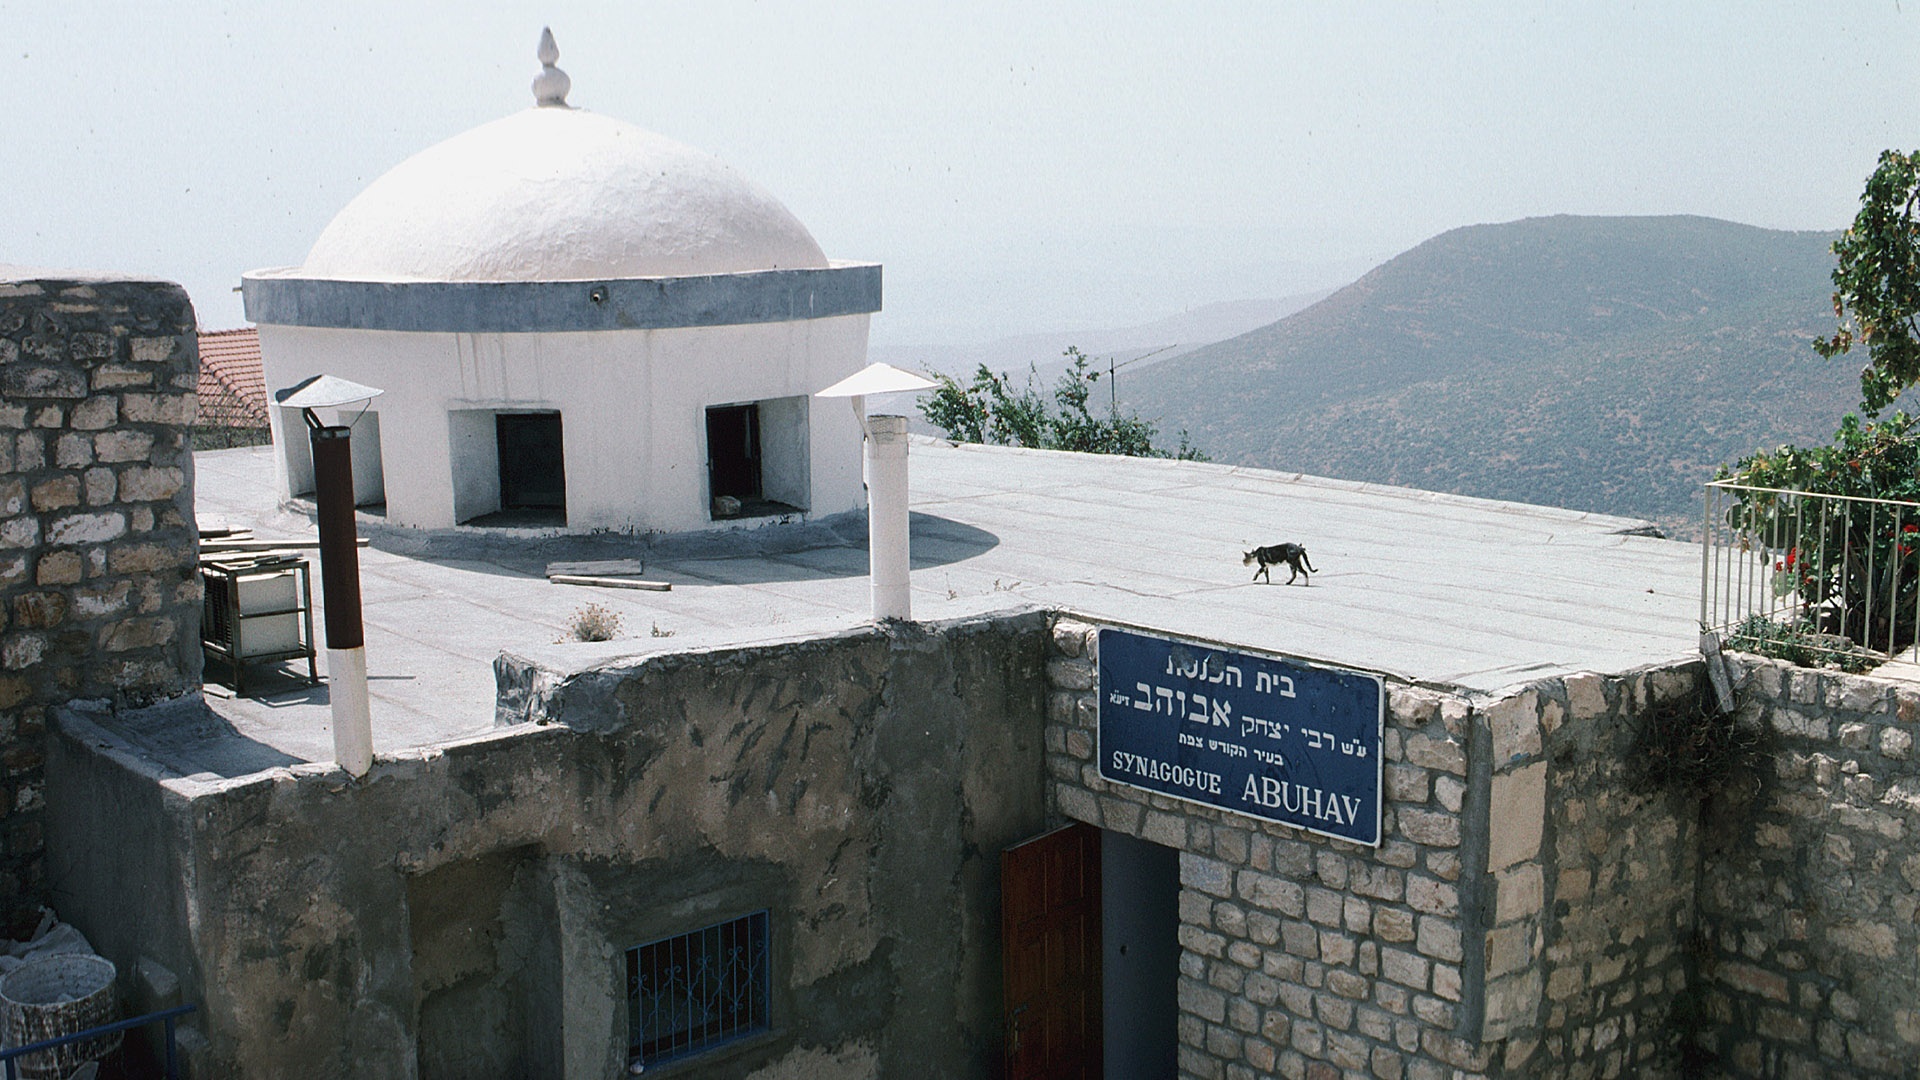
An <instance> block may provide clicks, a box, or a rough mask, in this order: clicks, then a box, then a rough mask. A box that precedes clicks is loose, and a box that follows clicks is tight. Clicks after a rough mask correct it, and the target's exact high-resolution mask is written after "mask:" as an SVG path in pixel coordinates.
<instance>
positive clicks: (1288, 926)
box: [1280, 919, 1320, 960]
mask: <svg viewBox="0 0 1920 1080" xmlns="http://www.w3.org/2000/svg"><path fill="white" fill-rule="evenodd" d="M1280 947H1281V948H1283V949H1285V950H1287V951H1288V952H1290V953H1292V954H1293V955H1295V956H1299V957H1304V958H1306V959H1308V960H1318V959H1320V931H1319V930H1317V929H1315V928H1314V926H1313V924H1312V923H1304V922H1299V921H1297V920H1293V919H1289V920H1287V921H1286V922H1283V923H1281V924H1280Z"/></svg>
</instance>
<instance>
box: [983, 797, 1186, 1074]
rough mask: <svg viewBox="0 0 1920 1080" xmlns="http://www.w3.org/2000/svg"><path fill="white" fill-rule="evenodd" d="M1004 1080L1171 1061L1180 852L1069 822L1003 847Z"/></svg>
mask: <svg viewBox="0 0 1920 1080" xmlns="http://www.w3.org/2000/svg"><path fill="white" fill-rule="evenodd" d="M1000 905H1001V949H1002V953H1003V959H1002V970H1003V976H1002V977H1003V978H1004V980H1005V985H1004V989H1003V995H1004V1001H1005V1009H1006V1015H1005V1024H1006V1029H1005V1038H1006V1044H1005V1051H1006V1068H1005V1073H1006V1075H1007V1077H1008V1078H1009V1080H1040V1078H1043V1077H1044V1078H1048V1080H1052V1078H1056V1077H1070V1078H1074V1080H1159V1078H1160V1077H1166V1076H1172V1075H1173V1074H1174V1073H1175V1072H1176V1071H1177V1056H1178V1053H1179V1047H1178V1022H1179V997H1178V994H1179V982H1180V853H1179V852H1178V851H1176V850H1174V849H1173V848H1170V847H1163V846H1161V845H1159V844H1153V843H1149V842H1147V841H1145V840H1137V839H1135V838H1133V837H1131V836H1127V835H1125V834H1123V833H1116V832H1108V831H1105V830H1102V829H1096V828H1094V827H1093V826H1091V825H1087V824H1083V823H1079V822H1076V823H1074V824H1071V825H1068V826H1067V827H1065V828H1062V829H1056V830H1054V831H1053V832H1050V833H1046V834H1044V835H1041V836H1037V837H1035V838H1033V839H1031V840H1028V841H1025V842H1023V843H1020V844H1016V845H1014V846H1013V847H1010V848H1008V849H1006V850H1005V851H1004V852H1002V853H1001V856H1000Z"/></svg>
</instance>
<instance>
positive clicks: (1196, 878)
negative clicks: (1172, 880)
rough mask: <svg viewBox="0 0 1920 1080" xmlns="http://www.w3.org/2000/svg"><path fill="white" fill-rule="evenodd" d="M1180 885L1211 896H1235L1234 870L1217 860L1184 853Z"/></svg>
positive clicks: (1182, 854) (1187, 852) (1181, 857)
mask: <svg viewBox="0 0 1920 1080" xmlns="http://www.w3.org/2000/svg"><path fill="white" fill-rule="evenodd" d="M1180 884H1181V885H1183V886H1185V887H1187V888H1189V889H1197V890H1199V891H1200V892H1203V893H1206V894H1207V895H1209V896H1219V897H1230V896H1232V895H1233V869H1232V868H1231V867H1229V866H1228V865H1227V864H1226V863H1223V862H1220V861H1219V860H1217V859H1209V858H1206V857H1205V856H1202V855H1195V854H1193V853H1192V852H1190V851H1183V852H1181V853H1180Z"/></svg>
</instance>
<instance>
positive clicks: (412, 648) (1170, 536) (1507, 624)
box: [121, 438, 1700, 776]
mask: <svg viewBox="0 0 1920 1080" xmlns="http://www.w3.org/2000/svg"><path fill="white" fill-rule="evenodd" d="M911 455H912V456H911V469H912V491H913V497H912V507H913V545H914V549H913V554H914V560H913V565H914V573H913V590H914V595H913V603H914V614H915V616H916V618H920V619H925V620H940V619H946V618H955V617H962V616H967V615H972V614H977V613H979V612H981V611H985V610H992V609H995V608H1004V607H1028V606H1042V607H1050V608H1060V609H1065V610H1067V611H1070V612H1073V613H1075V614H1077V615H1079V616H1082V617H1085V618H1088V619H1092V620H1098V621H1112V622H1117V623H1121V624H1126V625H1131V626H1136V627H1145V628H1150V629H1154V630H1158V631H1162V632H1165V633H1168V634H1172V635H1175V636H1187V637H1193V638H1197V639H1201V640H1206V641H1214V642H1220V643H1224V644H1227V645H1231V646H1237V647H1240V648H1243V649H1246V650H1249V651H1256V652H1271V653H1278V654H1283V655H1287V656H1292V657H1296V658H1302V659H1308V660H1318V661H1323V662H1326V663H1330V664H1334V665H1339V666H1346V667H1356V668H1362V669H1368V670H1375V671H1380V672H1383V673H1386V674H1389V675H1393V676H1398V677H1400V678H1403V679H1407V680H1411V681H1415V682H1422V683H1427V684H1434V685H1447V686H1456V687H1460V688H1463V689H1466V690H1470V691H1485V692H1491V691H1495V690H1498V689H1500V688H1502V687H1506V686H1510V685H1513V684H1516V683H1522V682H1527V681H1530V680H1533V679H1536V678H1542V677H1546V676H1551V675H1557V674H1565V673H1568V672H1573V671H1581V670H1590V671H1599V672H1620V671H1626V670H1630V669H1633V668H1637V667H1641V666H1645V665H1649V664H1656V663H1666V662H1671V661H1674V660H1678V659H1681V658H1684V657H1686V656H1688V655H1690V654H1692V653H1693V652H1694V651H1695V650H1696V648H1697V634H1698V628H1697V618H1698V609H1699V591H1698V590H1699V581H1700V562H1699V550H1698V548H1697V547H1696V546H1694V545H1692V544H1686V543H1678V542H1673V541H1666V540H1659V539H1654V538H1651V537H1647V536H1640V535H1632V534H1631V532H1632V530H1636V529H1642V528H1644V527H1645V526H1646V524H1647V523H1645V522H1642V521H1637V520H1633V519H1626V518H1618V517H1610V516H1607V515H1602V514H1591V513H1581V512H1576V511H1570V510H1559V509H1553V508H1547V507H1536V506H1523V505H1519V504H1514V503H1501V502H1492V501H1488V500H1482V499H1469V498H1464V497H1460V496H1452V495H1441V494H1435V493H1432V492H1422V491H1413V490H1408V489H1403V488H1390V487H1383V486H1380V485H1373V484H1360V483H1349V482H1345V481H1338V480H1328V479H1324V478H1316V477H1309V476H1301V475H1296V474H1288V473H1280V472H1272V471H1268V470H1261V469H1247V468H1235V467H1230V466H1223V465H1213V464H1200V463H1192V462H1175V461H1165V460H1142V459H1134V458H1115V457H1101V456H1093V455H1082V454H1063V453H1054V452H1046V451H1030V450H1009V449H1004V448H996V447H980V446H958V447H956V446H951V445H948V444H946V443H944V442H940V441H935V440H928V439H923V438H916V439H915V441H914V443H913V446H912V451H911ZM195 471H196V491H197V505H198V508H199V512H200V515H201V519H202V522H203V525H208V524H213V523H215V522H219V523H223V524H226V525H228V526H231V527H235V528H239V527H250V528H252V529H253V530H254V531H255V534H256V535H257V536H260V537H262V538H293V537H311V536H312V534H313V528H312V525H311V523H310V522H309V521H308V519H307V518H306V517H305V516H303V515H301V514H298V513H294V512H289V511H288V510H286V509H283V508H282V507H281V506H280V500H279V499H278V498H277V496H276V495H275V493H274V490H273V460H272V451H271V449H270V448H267V447H255V448H248V449H239V450H221V451H212V452H203V453H200V454H197V455H196V456H195ZM362 522H363V524H362V531H363V534H364V535H368V536H370V537H371V546H369V547H368V548H366V549H364V550H363V551H362V553H361V577H362V593H363V597H364V605H365V620H366V627H367V663H368V671H369V677H370V680H371V685H370V691H371V695H372V713H373V725H374V745H375V749H376V752H392V751H397V750H402V749H407V748H410V747H417V746H422V745H429V744H432V743H436V742H442V741H446V740H449V739H453V738H458V737H461V736H468V735H472V734H475V733H478V732H481V731H485V730H487V729H489V728H491V727H492V726H493V723H494V718H493V707H494V677H493V660H494V658H495V657H496V656H498V655H499V654H500V653H501V652H503V651H510V652H513V653H516V654H519V655H522V656H527V657H530V658H532V659H535V660H538V661H540V662H542V663H544V664H547V665H549V666H552V667H554V668H556V669H559V670H561V671H572V670H582V669H585V668H589V667H594V666H600V665H604V664H609V663H617V662H618V661H619V660H621V659H622V658H629V657H633V656H636V655H640V654H646V653H657V652H663V651H680V650H683V649H702V648H713V647H725V646H729V645H736V644H749V643H754V642H765V641H775V640H781V639H791V638H794V637H803V636H807V635H810V634H815V633H822V632H831V631H834V630H843V629H846V628H847V627H850V626H857V625H859V624H860V623H862V622H863V621H864V616H865V613H866V611H867V610H868V607H867V605H868V590H867V580H866V577H865V574H866V552H865V542H866V529H865V523H864V520H862V519H860V518H858V517H850V518H843V519H841V520H838V521H827V522H814V523H805V524H795V525H774V526H767V527H764V528H760V529H749V530H742V531H729V532H718V533H699V534H688V535H678V536H665V537H662V536H654V537H630V536H586V537H553V536H546V537H542V536H539V535H537V534H536V533H534V532H532V531H523V532H515V531H511V530H489V531H484V532H479V531H469V530H450V531H442V532H432V533H425V532H419V531H416V530H408V529H400V528H394V527H388V526H385V525H383V524H381V523H380V522H379V519H378V518H377V517H376V516H369V515H363V517H362ZM1283 541H1292V542H1295V543H1301V544H1304V545H1306V547H1307V549H1308V551H1309V552H1310V558H1311V560H1312V562H1313V565H1314V566H1316V567H1318V568H1319V571H1320V572H1319V573H1317V574H1315V575H1314V577H1313V584H1312V586H1311V587H1304V588H1303V587H1300V586H1292V587H1288V586H1284V585H1281V584H1278V582H1281V581H1285V580H1286V570H1285V568H1284V567H1282V568H1281V569H1280V570H1279V576H1278V577H1277V578H1276V579H1275V581H1276V583H1275V584H1273V585H1267V584H1263V583H1254V582H1251V581H1250V580H1249V578H1250V577H1251V575H1252V570H1251V569H1250V568H1247V567H1244V566H1242V565H1241V562H1240V557H1241V553H1242V552H1243V551H1245V550H1247V549H1249V548H1252V547H1255V546H1257V545H1264V544H1277V543H1281V542H1283ZM615 558H637V559H642V560H644V562H645V567H646V570H645V573H646V576H647V577H648V578H650V579H655V580H661V581H668V582H671V583H672V585H673V589H672V591H671V592H664V593H659V592H639V591H633V590H625V589H604V588H591V587H579V586H568V585H556V584H551V583H549V582H548V581H547V580H546V579H545V576H544V571H545V567H546V565H547V563H549V562H554V561H570V560H591V559H615ZM315 577H316V581H315V589H314V592H315V596H314V600H315V602H316V603H318V602H319V600H320V596H319V593H320V589H319V583H318V580H317V578H318V571H317V566H316V571H315ZM590 603H592V604H599V605H601V606H602V607H605V608H607V609H609V610H611V611H613V612H615V613H616V614H618V615H619V616H620V634H621V637H620V638H619V639H618V640H615V641H611V642H603V643H592V644H587V643H575V642H572V641H571V634H570V631H569V624H570V622H571V618H572V616H573V615H574V613H576V612H577V611H579V610H580V609H581V608H583V607H584V606H585V605H587V604H590ZM320 626H321V624H320V623H319V622H318V621H316V631H317V632H318V633H319V634H320V635H321V638H322V640H321V642H320V644H321V646H322V660H321V663H322V670H323V674H324V664H325V660H324V655H325V654H324V630H322V629H320ZM284 685H285V684H282V686H283V687H284ZM208 699H209V703H210V704H211V705H212V714H211V715H208V716H205V717H204V718H202V719H199V720H196V721H193V722H185V720H184V719H183V716H182V714H180V713H178V712H167V711H157V712H155V713H154V714H153V716H152V718H151V719H149V720H147V721H145V722H143V721H141V720H139V719H138V718H128V719H126V720H125V721H123V727H122V730H121V734H122V735H124V736H125V737H127V738H128V740H129V741H130V742H131V743H133V744H134V746H135V747H137V748H138V749H139V750H141V751H142V752H144V753H146V754H148V755H149V756H151V757H152V758H153V759H154V760H155V762H156V763H157V764H160V765H162V766H164V767H165V768H168V769H171V770H173V771H176V772H179V773H181V774H183V775H195V774H205V773H211V774H214V775H218V776H237V775H243V774H245V773H249V772H253V771H257V770H259V769H262V768H269V767H273V766H277V765H286V764H291V763H294V762H299V761H326V760H329V759H331V757H332V735H331V731H330V727H329V724H330V714H329V707H328V703H327V689H326V686H325V684H324V683H323V684H322V685H321V686H320V687H317V688H296V689H282V691H281V692H278V693H272V694H270V695H269V696H265V697H261V698H255V699H235V698H233V697H231V696H223V692H222V690H221V689H220V688H217V687H210V688H209V691H208Z"/></svg>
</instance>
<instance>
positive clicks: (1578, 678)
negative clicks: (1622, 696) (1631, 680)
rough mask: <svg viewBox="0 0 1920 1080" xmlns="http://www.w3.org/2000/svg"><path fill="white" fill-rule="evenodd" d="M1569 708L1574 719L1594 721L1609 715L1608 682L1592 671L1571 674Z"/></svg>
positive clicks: (1566, 683)
mask: <svg viewBox="0 0 1920 1080" xmlns="http://www.w3.org/2000/svg"><path fill="white" fill-rule="evenodd" d="M1565 686H1567V709H1569V713H1571V719H1574V721H1594V719H1599V717H1605V715H1607V682H1605V680H1603V678H1601V676H1597V675H1594V673H1590V671H1582V673H1578V675H1569V676H1567V680H1565Z"/></svg>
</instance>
